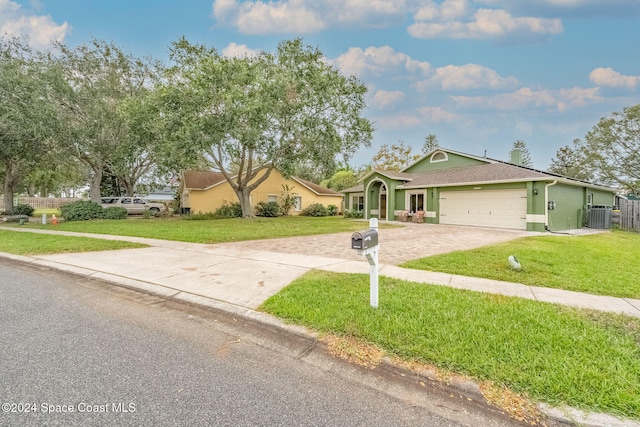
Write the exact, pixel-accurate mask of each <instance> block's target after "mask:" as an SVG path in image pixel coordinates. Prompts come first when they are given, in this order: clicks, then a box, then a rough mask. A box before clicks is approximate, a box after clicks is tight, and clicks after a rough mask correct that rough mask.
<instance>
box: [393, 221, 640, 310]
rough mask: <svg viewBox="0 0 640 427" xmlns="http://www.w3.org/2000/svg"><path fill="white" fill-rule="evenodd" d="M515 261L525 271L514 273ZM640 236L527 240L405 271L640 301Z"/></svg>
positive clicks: (431, 260) (425, 261)
mask: <svg viewBox="0 0 640 427" xmlns="http://www.w3.org/2000/svg"><path fill="white" fill-rule="evenodd" d="M509 255H515V256H516V257H517V258H518V260H519V261H520V263H521V265H522V269H521V270H520V271H516V270H513V269H512V268H510V267H509V264H508V262H507V258H508V257H509ZM638 260H640V234H638V233H633V232H627V231H612V232H610V233H602V234H592V235H586V236H562V237H560V236H539V237H524V238H521V239H517V240H512V241H510V242H506V243H502V244H498V245H494V246H486V247H483V248H479V249H473V250H468V251H457V252H452V253H448V254H443V255H436V256H431V257H428V258H421V259H417V260H413V261H409V262H406V263H404V264H402V267H407V268H415V269H420V270H430V271H440V272H444V273H451V274H459V275H463V276H473V277H483V278H488V279H496V280H504V281H508V282H516V283H523V284H526V285H532V286H542V287H548V288H557V289H566V290H569V291H576V292H587V293H591V294H596V295H609V296H616V297H623V298H639V299H640V269H638Z"/></svg>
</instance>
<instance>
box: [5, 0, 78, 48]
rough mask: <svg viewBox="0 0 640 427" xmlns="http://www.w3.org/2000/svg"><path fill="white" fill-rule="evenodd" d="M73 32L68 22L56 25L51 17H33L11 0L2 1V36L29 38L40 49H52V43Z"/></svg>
mask: <svg viewBox="0 0 640 427" xmlns="http://www.w3.org/2000/svg"><path fill="white" fill-rule="evenodd" d="M70 31H71V26H70V25H69V24H67V23H66V22H65V23H63V24H60V25H58V24H56V23H55V22H54V21H53V19H52V18H51V16H48V15H31V14H29V13H28V12H27V11H25V10H23V9H22V7H21V6H20V5H19V4H17V3H15V2H12V1H10V0H0V34H5V33H6V34H10V35H12V36H27V37H29V41H30V43H31V44H32V45H33V46H35V47H39V48H46V47H50V45H51V41H52V40H55V41H62V40H63V39H64V37H65V36H66V35H67V34H68V33H69V32H70Z"/></svg>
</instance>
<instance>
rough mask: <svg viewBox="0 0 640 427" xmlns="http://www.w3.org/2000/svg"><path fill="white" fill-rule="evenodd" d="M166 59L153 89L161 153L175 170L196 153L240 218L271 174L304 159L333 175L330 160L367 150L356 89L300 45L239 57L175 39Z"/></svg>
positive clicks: (361, 90)
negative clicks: (221, 179) (167, 153)
mask: <svg viewBox="0 0 640 427" xmlns="http://www.w3.org/2000/svg"><path fill="white" fill-rule="evenodd" d="M171 59H172V61H174V63H175V65H174V66H173V67H172V68H171V69H170V70H169V73H168V75H167V81H166V84H165V85H164V86H163V87H162V88H161V89H160V90H159V91H158V96H159V98H158V99H159V105H160V108H161V111H162V115H163V118H164V120H165V123H166V130H167V138H166V141H167V142H168V147H169V149H170V150H171V152H172V153H174V156H176V157H178V160H179V161H180V162H181V163H182V164H189V163H190V162H195V161H197V159H198V158H201V157H202V156H205V157H206V158H207V159H208V160H209V161H210V162H211V163H212V165H213V166H214V168H215V169H217V170H219V171H220V172H222V174H223V175H224V176H225V178H226V180H227V181H228V182H229V184H230V185H231V187H232V188H233V190H234V192H235V193H236V195H237V196H238V200H239V201H240V204H241V206H242V211H243V216H252V214H253V213H252V211H251V205H250V201H249V200H250V199H249V195H250V193H251V191H253V190H254V189H255V188H256V187H257V186H258V185H259V184H260V183H261V182H263V181H264V180H265V179H267V177H268V176H269V174H270V173H271V171H272V170H273V169H274V168H277V169H278V170H279V171H280V172H281V173H283V174H284V175H285V176H289V175H291V174H292V173H293V172H294V170H295V168H296V165H298V164H307V163H310V164H313V165H315V166H316V167H317V168H318V169H320V170H326V171H333V170H335V165H336V161H337V160H336V157H337V156H338V155H340V156H346V157H348V156H350V155H352V154H353V153H354V152H355V151H356V149H357V148H358V147H360V146H361V145H363V144H365V145H368V144H369V141H370V139H371V135H372V132H373V129H372V125H371V123H370V122H369V121H368V120H367V119H365V118H363V117H362V116H361V114H362V112H363V110H364V107H365V103H364V95H365V93H366V90H367V89H366V87H365V85H363V84H362V83H360V82H359V81H358V80H357V79H356V78H355V77H346V76H343V75H341V74H340V72H339V71H338V70H337V69H336V68H334V67H333V66H332V65H330V64H329V63H328V62H327V61H326V60H325V59H324V56H323V55H322V53H321V52H320V51H319V50H318V49H317V48H313V47H310V46H305V45H304V44H303V43H302V41H301V40H300V39H294V40H289V41H284V42H282V43H280V44H279V45H278V48H277V52H276V53H275V55H271V54H267V53H261V54H259V55H257V56H253V57H248V56H247V57H242V58H228V57H224V56H221V55H219V54H218V53H217V51H216V50H215V49H212V48H208V47H206V46H204V45H193V44H191V43H189V42H188V41H187V40H186V39H181V40H179V41H177V42H175V43H174V44H173V46H172V49H171ZM232 171H233V172H232Z"/></svg>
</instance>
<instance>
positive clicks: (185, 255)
mask: <svg viewBox="0 0 640 427" xmlns="http://www.w3.org/2000/svg"><path fill="white" fill-rule="evenodd" d="M362 226H363V229H366V228H368V223H366V222H363V223H362ZM525 235H527V232H523V231H515V230H498V229H484V228H474V227H453V226H438V225H430V224H406V225H404V226H402V227H397V228H382V229H380V245H381V252H380V262H381V263H382V264H399V263H402V262H404V261H407V260H410V259H414V258H418V257H424V256H428V255H434V254H438V253H444V252H449V251H453V250H459V249H469V248H474V247H479V246H484V245H488V244H493V243H497V242H502V241H506V240H511V239H514V238H518V237H521V236H525ZM94 237H100V236H94ZM111 238H112V237H111ZM122 239H123V240H133V241H138V242H144V243H148V244H150V245H151V246H152V247H150V248H141V249H126V250H118V251H105V252H84V253H74V254H56V255H42V256H37V257H34V258H37V259H38V260H39V261H38V262H39V263H41V264H45V265H46V264H48V263H49V265H51V266H54V264H52V263H55V265H56V266H59V265H64V266H66V267H67V269H69V270H70V271H81V272H84V273H86V274H90V275H92V276H94V277H99V278H103V279H107V280H111V281H116V282H120V283H122V284H129V285H131V284H133V282H139V283H141V284H144V283H148V284H154V285H159V286H162V287H164V288H165V290H166V292H167V293H168V294H170V295H174V294H179V293H188V294H193V295H199V296H203V297H207V298H213V299H217V300H220V301H225V302H228V303H231V304H236V305H239V306H242V307H246V308H251V309H253V308H256V307H258V306H259V305H260V304H261V303H262V302H263V301H264V300H265V299H267V298H268V297H270V296H271V295H273V294H275V293H277V292H278V291H279V290H280V289H282V288H283V287H284V286H287V285H288V284H289V283H291V282H292V281H293V280H295V279H296V278H298V277H300V276H301V275H303V274H304V273H306V272H307V271H309V270H310V269H312V268H329V269H332V270H334V271H345V272H357V273H366V272H367V271H368V265H367V263H366V261H365V260H364V259H362V257H359V256H358V255H357V253H356V251H354V250H352V249H351V245H350V241H351V233H336V234H328V235H318V236H306V237H289V238H282V239H269V240H256V241H245V242H235V243H223V244H213V245H204V244H195V243H184V242H170V241H162V240H155V239H142V238H124V237H123V238H122ZM74 269H75V270H74ZM87 272H88V273H87Z"/></svg>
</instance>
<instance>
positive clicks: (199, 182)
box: [182, 170, 226, 190]
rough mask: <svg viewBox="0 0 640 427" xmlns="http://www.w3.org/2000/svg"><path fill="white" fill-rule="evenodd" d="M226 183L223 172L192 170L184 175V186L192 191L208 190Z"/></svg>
mask: <svg viewBox="0 0 640 427" xmlns="http://www.w3.org/2000/svg"><path fill="white" fill-rule="evenodd" d="M225 181H226V179H225V177H224V175H223V174H222V172H212V171H193V170H190V171H184V172H183V173H182V185H183V186H184V188H187V189H190V190H206V189H207V188H210V187H213V186H214V185H217V184H220V183H223V182H225Z"/></svg>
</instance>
